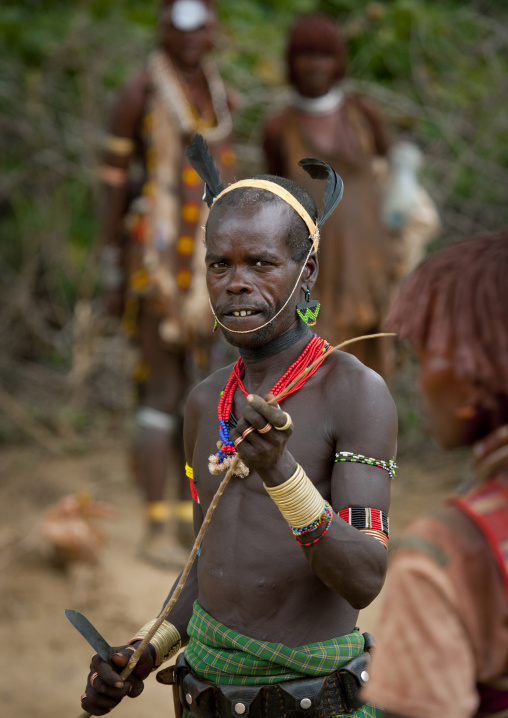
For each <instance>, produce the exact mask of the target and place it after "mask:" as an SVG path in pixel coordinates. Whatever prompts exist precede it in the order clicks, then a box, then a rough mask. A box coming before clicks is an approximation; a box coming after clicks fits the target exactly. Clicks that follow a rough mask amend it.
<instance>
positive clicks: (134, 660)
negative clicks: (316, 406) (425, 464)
mask: <svg viewBox="0 0 508 718" xmlns="http://www.w3.org/2000/svg"><path fill="white" fill-rule="evenodd" d="M394 336H396V334H395V333H393V332H382V333H379V334H365V335H364V336H361V337H354V338H353V339H347V340H346V341H344V342H341V343H340V344H337V346H335V347H332V348H331V349H329V350H328V351H327V352H326V354H323V355H322V356H320V357H318V358H317V359H316V360H315V361H313V362H312V364H309V366H308V367H306V368H305V369H303V371H301V372H300V373H299V374H298V376H297V377H296V378H295V379H293V381H291V382H290V383H289V384H288V386H287V387H286V388H285V389H284V390H283V391H282V392H281V393H280V394H279V395H278V396H276V397H274V398H273V399H270V400H269V401H268V402H267V403H268V404H271V405H272V406H273V405H276V404H277V403H278V402H279V401H281V400H282V399H283V398H284V397H285V396H286V395H287V393H288V392H289V391H290V389H292V388H293V386H295V384H297V383H298V382H299V381H300V380H301V379H302V378H303V377H304V376H305V374H306V373H307V372H309V371H310V370H311V369H313V368H314V367H315V366H317V365H318V364H320V363H321V362H323V361H324V360H325V359H326V358H327V357H329V356H330V354H332V353H333V352H334V351H336V350H337V349H342V347H345V346H347V345H349V344H353V343H354V342H358V341H361V340H363V339H377V338H378V337H394ZM238 461H239V456H238V454H235V456H234V457H233V460H232V462H231V466H230V467H229V469H228V471H227V473H226V476H225V477H224V478H223V479H222V481H221V483H220V485H219V488H218V489H217V491H216V492H215V495H214V497H213V499H212V503H211V504H210V506H209V507H208V511H207V512H206V515H205V518H204V520H203V523H202V524H201V528H200V529H199V532H198V535H197V536H196V540H195V541H194V546H193V547H192V551H191V552H190V555H189V558H188V559H187V563H186V564H185V568H184V570H183V571H182V574H181V576H180V580H179V581H178V584H177V585H176V588H175V590H174V591H173V595H172V596H171V598H170V600H169V601H168V602H167V604H166V606H164V608H163V609H162V611H161V612H160V613H159V615H158V616H157V619H156V621H155V623H154V624H153V626H152V627H151V628H150V630H149V631H148V633H147V634H146V636H145V637H144V638H143V640H142V641H141V643H140V644H139V646H138V647H137V648H136V650H135V651H134V653H133V654H132V656H131V657H130V658H129V662H128V663H127V665H126V666H125V668H124V669H123V671H122V672H121V673H120V678H121V679H122V680H123V681H125V680H126V679H127V678H128V677H129V676H130V674H131V673H132V671H133V670H134V668H135V667H136V665H137V664H138V661H139V659H140V658H141V655H142V653H143V651H144V650H145V648H146V647H147V645H148V644H149V643H150V641H151V640H152V638H153V636H154V635H155V633H156V632H157V630H158V628H159V627H160V626H162V624H163V622H164V621H165V620H166V618H167V617H168V615H169V614H170V612H171V611H172V609H173V606H174V605H175V603H176V602H177V601H178V598H179V597H180V594H181V593H182V590H183V587H184V586H185V583H186V581H187V579H188V577H189V573H190V570H191V568H192V564H193V563H194V561H195V559H196V556H197V555H198V551H199V548H200V546H201V543H202V541H203V538H204V536H205V533H206V530H207V528H208V526H209V524H210V521H211V520H212V514H213V512H214V511H215V509H216V508H217V504H218V503H219V499H220V497H221V496H222V494H223V493H224V491H225V489H226V486H227V485H228V484H229V480H230V479H231V477H232V476H233V474H234V472H235V469H236V465H237V463H238ZM91 715H92V714H91V713H88V711H83V712H82V713H80V714H79V716H78V718H90V716H91Z"/></svg>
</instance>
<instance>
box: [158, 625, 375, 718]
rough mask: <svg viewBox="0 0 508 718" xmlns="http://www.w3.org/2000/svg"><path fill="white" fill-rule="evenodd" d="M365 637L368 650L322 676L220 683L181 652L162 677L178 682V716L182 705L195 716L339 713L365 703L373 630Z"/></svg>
mask: <svg viewBox="0 0 508 718" xmlns="http://www.w3.org/2000/svg"><path fill="white" fill-rule="evenodd" d="M364 636H365V638H366V644H365V645H366V649H367V650H366V651H365V652H364V653H362V654H360V655H359V656H357V657H356V658H353V659H352V660H351V661H349V662H348V663H346V664H345V665H344V666H342V668H339V669H338V670H337V671H334V672H333V673H331V674H329V675H327V676H320V677H318V678H301V679H298V680H293V681H285V682H284V683H275V684H268V685H259V686H236V685H226V684H217V683H212V682H211V681H208V680H206V679H204V678H200V677H199V676H197V675H196V674H195V673H194V672H193V671H192V669H191V667H190V666H189V664H188V663H187V661H186V660H185V656H184V655H183V653H181V654H180V655H179V656H178V658H177V661H176V664H175V665H174V666H170V667H169V668H166V669H164V670H162V671H159V673H158V674H157V681H158V682H159V683H164V684H166V685H168V684H169V685H173V689H174V700H175V715H176V716H177V718H178V717H179V716H181V715H182V713H183V708H185V710H186V711H187V712H188V713H190V715H191V716H192V717H193V718H212V717H216V718H334V717H335V716H340V715H344V714H345V713H352V712H353V711H354V710H356V709H357V708H359V707H360V706H361V705H363V703H362V701H360V700H359V693H360V689H361V687H362V686H363V685H365V683H366V682H367V681H368V679H369V675H368V667H369V663H370V653H369V651H370V649H371V648H372V646H373V645H374V640H373V638H372V636H370V634H364Z"/></svg>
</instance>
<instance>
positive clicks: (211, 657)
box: [185, 601, 382, 718]
mask: <svg viewBox="0 0 508 718" xmlns="http://www.w3.org/2000/svg"><path fill="white" fill-rule="evenodd" d="M187 633H188V635H189V637H190V641H189V644H188V646H187V647H186V649H185V658H186V660H187V662H188V664H189V665H190V667H191V668H192V670H193V671H194V672H195V673H196V674H197V675H198V676H200V677H201V678H205V679H206V680H209V681H212V682H213V683H223V684H224V683H225V684H229V685H242V686H256V685H266V684H268V683H282V682H283V681H292V680H296V679H298V678H305V677H308V676H326V675H327V674H329V673H333V672H334V671H336V670H337V669H338V668H341V667H342V666H343V665H344V664H345V663H347V662H348V661H350V660H351V659H352V658H355V657H356V656H358V655H360V653H362V652H363V648H364V643H365V641H364V638H363V636H362V634H361V633H360V632H358V631H355V632H353V633H349V634H348V635H346V636H340V637H339V638H332V639H330V640H329V641H321V642H319V643H310V644H309V645H307V646H299V647H298V648H288V647H287V646H284V645H282V644H281V643H269V642H268V641H256V640H254V639H253V638H248V637H247V636H243V635H242V634H241V633H237V632H236V631H233V630H231V629H230V628H227V627H226V626H224V625H222V623H219V622H218V621H216V620H215V619H214V618H212V616H210V615H209V614H208V613H207V612H206V611H204V610H203V608H201V606H200V605H199V603H197V601H196V602H195V603H194V613H193V615H192V618H191V620H190V622H189V625H188V627H187ZM347 716H351V717H353V716H354V718H360V717H361V718H380V717H381V716H382V712H381V711H380V710H379V709H376V708H375V707H374V706H372V705H370V704H368V703H367V704H366V705H364V706H362V707H361V708H359V709H358V710H356V711H355V712H354V713H348V714H347Z"/></svg>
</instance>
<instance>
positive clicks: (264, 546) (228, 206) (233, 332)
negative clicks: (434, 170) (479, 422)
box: [82, 136, 397, 718]
mask: <svg viewBox="0 0 508 718" xmlns="http://www.w3.org/2000/svg"><path fill="white" fill-rule="evenodd" d="M187 155H188V158H189V160H190V161H191V163H192V164H193V166H194V167H195V169H196V170H197V171H198V173H199V174H200V175H201V177H202V178H203V179H204V180H205V182H206V189H205V198H206V200H207V203H208V204H209V205H210V206H211V210H210V215H209V218H208V221H207V225H206V258H205V267H206V275H207V287H208V292H209V298H210V306H211V308H212V311H213V314H214V316H215V322H216V326H220V328H221V331H222V333H223V335H224V337H225V338H226V340H227V341H228V342H229V343H230V344H232V345H233V346H235V347H237V348H238V349H239V352H240V358H239V359H238V361H237V362H235V363H234V364H233V365H230V366H228V367H226V368H224V369H220V370H219V371H217V372H215V373H214V374H212V375H211V376H209V377H208V378H207V379H205V381H203V382H202V383H201V384H199V385H198V386H197V387H195V388H194V389H193V390H192V392H191V393H190V395H189V399H188V401H187V405H186V411H185V427H184V438H185V454H186V460H187V464H186V472H187V476H188V477H189V480H190V483H191V488H192V493H193V497H194V523H195V528H196V530H198V529H199V528H200V527H201V526H202V525H204V526H206V527H207V528H206V535H204V537H202V541H201V544H200V547H199V551H198V552H197V554H195V555H197V558H196V560H195V562H194V563H193V564H192V568H191V569H190V573H189V574H188V578H187V581H186V583H185V586H184V588H183V590H182V592H181V594H180V595H179V598H178V600H177V602H176V604H175V605H174V607H173V608H172V611H171V614H170V616H169V618H170V619H171V622H169V620H164V621H163V622H162V625H160V627H156V626H154V623H155V622H154V621H151V622H149V623H148V624H146V625H145V626H143V628H142V629H140V631H138V632H137V633H136V634H135V636H134V637H133V638H132V639H131V640H130V641H129V643H128V644H127V645H125V646H121V647H119V648H117V649H115V651H116V653H115V655H114V656H113V659H112V663H111V665H110V664H108V663H105V662H104V661H102V660H101V659H100V658H99V656H95V657H94V658H93V659H92V664H91V670H90V674H89V676H88V682H87V687H86V692H85V694H84V696H83V697H82V706H83V708H85V709H86V710H87V711H90V712H91V713H92V714H94V715H103V714H105V713H107V712H109V711H110V710H111V709H112V708H113V707H114V706H115V705H116V704H117V703H118V702H119V701H120V700H121V699H122V698H123V696H125V695H127V694H128V695H129V696H131V697H134V696H137V695H139V693H141V691H142V689H143V680H144V679H145V678H146V677H147V675H148V674H149V673H150V672H151V671H152V670H154V669H155V668H156V667H158V666H159V665H161V663H162V662H163V661H165V660H167V659H169V658H170V657H172V656H174V655H175V654H176V653H178V651H179V649H180V647H181V646H182V645H184V646H186V648H185V652H184V653H182V654H180V656H179V657H178V659H177V662H176V665H175V666H172V667H170V668H169V669H164V670H163V671H161V672H160V673H159V674H158V680H159V681H160V682H162V683H172V684H174V685H175V687H176V694H175V695H176V703H175V706H176V707H175V710H176V713H177V715H184V716H185V717H186V718H190V717H191V716H192V717H193V718H207V717H209V716H210V717H211V716H231V718H234V717H236V716H242V715H249V716H250V717H251V718H278V716H286V715H291V716H293V717H294V718H299V717H300V716H301V718H304V717H305V716H308V717H309V718H335V716H339V715H344V716H350V718H351V717H354V718H360V717H365V718H367V717H370V718H374V717H377V716H379V715H380V713H379V711H378V709H377V708H376V707H375V706H374V705H372V704H365V705H364V704H362V703H361V701H360V700H359V698H358V695H359V689H360V687H361V686H362V685H364V684H365V682H366V681H367V680H368V670H367V668H368V663H369V660H370V657H369V650H370V648H371V646H372V642H371V637H369V635H368V634H361V633H360V632H359V631H358V630H357V629H356V628H355V626H356V621H357V618H358V612H359V610H360V609H361V608H363V607H365V606H366V605H368V604H369V603H370V602H371V601H372V600H373V598H374V597H375V596H376V595H377V594H378V592H379V591H380V589H381V586H382V584H383V580H384V574H385V569H386V548H387V543H388V516H387V512H388V507H389V501H390V479H391V478H393V475H394V470H395V464H394V459H393V454H394V452H395V446H396V435H397V421H396V413H395V408H394V405H393V401H392V399H391V397H390V394H389V392H388V390H387V388H386V385H385V384H384V382H383V380H382V379H381V378H380V377H379V375H378V374H375V373H374V372H373V371H371V370H370V369H368V368H366V367H365V366H364V365H363V364H361V363H360V362H359V361H358V360H357V359H356V357H354V356H352V355H350V354H346V353H343V352H341V351H335V352H333V353H332V351H331V349H332V348H331V347H330V345H329V343H328V342H327V341H325V340H324V339H322V338H320V337H318V336H317V335H316V334H313V333H312V331H311V329H310V326H312V325H313V324H314V322H315V316H316V312H317V307H316V306H315V305H314V304H313V303H312V302H310V301H309V302H307V301H306V297H307V293H308V292H309V291H310V290H312V288H313V286H314V283H315V281H316V278H317V274H318V256H317V249H318V246H319V240H320V231H321V227H322V225H323V224H324V222H325V221H326V220H327V219H328V217H329V216H330V214H331V213H332V211H333V210H334V209H335V207H336V206H337V204H338V203H339V201H340V198H341V196H342V181H341V179H340V177H339V176H338V175H337V173H336V172H335V171H334V170H333V169H332V168H331V167H329V166H328V165H327V164H326V163H324V162H322V161H320V160H315V159H310V158H307V159H303V160H301V166H302V167H303V168H304V169H305V171H306V172H308V173H309V174H310V176H311V177H313V178H316V179H326V187H325V192H324V197H323V205H324V206H323V210H322V212H321V213H320V214H319V215H318V212H317V208H316V205H315V203H314V201H313V200H312V198H311V197H310V195H309V194H308V192H306V190H304V189H303V188H302V187H301V186H299V185H297V184H296V183H294V182H292V181H290V180H286V179H284V178H281V177H275V176H272V175H260V176H258V177H254V178H251V179H248V180H242V181H239V182H236V183H234V184H231V185H228V186H225V185H224V183H223V182H222V180H221V178H220V175H219V173H218V172H217V169H216V167H215V166H214V164H213V161H212V159H211V157H210V155H209V154H208V152H207V148H206V143H204V141H203V139H202V138H200V137H199V136H198V137H196V138H195V140H194V143H193V144H192V145H191V147H189V148H188V150H187ZM325 359H326V361H324V360H325ZM217 440H218V441H217ZM226 471H227V472H228V478H229V477H230V481H229V484H228V485H227V487H226V488H225V489H224V493H223V495H222V497H221V498H220V503H216V499H217V494H216V492H217V489H218V487H219V484H220V483H221V482H220V474H222V473H225V472H226ZM209 509H211V511H210V514H211V520H210V522H209V523H208V517H207V518H206V519H205V513H206V512H207V511H208V510H209ZM196 549H197V544H196V546H195V550H196ZM175 586H176V584H175ZM174 590H175V587H173V589H172V591H171V593H170V596H171V595H172V593H173V591H174ZM168 600H169V597H168ZM152 626H153V627H154V628H157V630H156V632H155V633H154V635H153V637H152V638H151V640H150V643H149V644H148V647H147V648H146V649H145V650H144V652H143V653H142V656H141V660H140V661H139V663H138V664H137V666H136V668H135V669H134V671H133V673H131V674H130V676H129V678H127V679H125V680H121V679H120V677H119V675H118V673H119V672H120V671H121V668H122V666H124V665H125V664H126V663H127V660H128V657H129V656H130V655H131V653H130V652H131V651H132V650H134V648H135V647H136V646H138V645H139V642H140V640H141V639H142V638H143V637H144V636H148V633H149V631H150V629H151V627H152Z"/></svg>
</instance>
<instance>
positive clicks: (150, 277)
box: [100, 0, 234, 565]
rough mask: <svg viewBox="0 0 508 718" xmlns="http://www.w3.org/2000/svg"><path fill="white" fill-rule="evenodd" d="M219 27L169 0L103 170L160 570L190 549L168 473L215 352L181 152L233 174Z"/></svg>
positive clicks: (199, 206)
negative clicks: (193, 389)
mask: <svg viewBox="0 0 508 718" xmlns="http://www.w3.org/2000/svg"><path fill="white" fill-rule="evenodd" d="M213 25H214V17H213V13H212V9H211V6H210V0H163V2H162V3H161V6H160V12H159V37H158V44H157V47H156V49H155V50H154V51H153V52H152V54H151V55H150V57H149V59H148V62H147V64H146V65H145V67H143V69H142V70H141V72H139V73H138V74H137V75H135V76H134V77H133V78H131V79H130V80H129V81H128V82H127V83H126V85H125V86H124V87H123V89H122V90H121V92H120V95H119V98H118V100H117V102H116V104H115V106H114V109H113V113H112V118H111V123H110V127H109V135H108V136H107V138H106V141H105V154H104V164H103V166H102V167H101V169H100V177H101V180H102V182H103V193H104V196H103V206H104V212H103V216H102V227H101V241H102V247H103V249H102V263H103V287H104V294H105V300H106V305H107V310H108V312H109V313H111V314H113V315H116V316H118V317H122V326H123V329H124V330H125V332H126V334H127V335H128V336H130V337H132V338H133V339H135V340H136V342H137V343H138V345H139V348H140V355H141V356H140V362H139V364H138V367H137V369H136V374H135V381H136V385H137V391H138V401H139V408H138V411H137V415H136V435H135V442H134V457H133V459H134V470H135V474H136V478H137V480H138V482H139V484H140V486H141V488H142V490H143V493H144V497H145V501H146V506H145V509H146V519H147V534H146V538H145V540H144V543H143V547H142V554H143V555H144V557H145V558H147V559H149V560H151V561H153V562H155V563H159V564H164V565H171V564H182V565H183V563H184V553H183V552H180V553H181V555H178V550H177V551H172V549H171V550H170V545H169V543H168V536H167V535H166V531H165V528H166V527H167V525H168V520H169V518H170V515H171V516H172V518H173V519H174V518H175V517H176V518H177V519H178V526H179V528H180V529H181V531H182V533H183V534H184V535H185V528H186V526H189V530H190V531H191V530H192V523H191V521H192V502H191V496H190V493H187V492H189V487H188V482H187V480H186V479H185V477H182V482H181V487H180V489H179V497H178V498H179V501H178V503H177V504H176V507H171V505H170V503H169V502H168V501H167V500H166V496H165V485H166V477H167V475H168V474H169V475H170V476H171V477H172V478H175V477H176V476H178V475H179V474H180V473H181V472H182V469H181V467H182V465H183V463H184V461H183V455H182V448H181V444H182V438H181V437H182V426H181V424H182V422H181V418H180V409H181V403H182V401H183V399H184V398H185V396H186V394H187V392H188V390H189V388H190V385H191V383H192V380H193V377H191V376H190V373H191V370H192V369H193V368H196V369H197V371H198V372H199V371H201V377H200V378H203V376H204V375H206V373H207V371H208V364H209V359H210V350H211V349H212V339H211V336H212V335H211V328H212V325H213V318H212V314H211V312H210V309H209V306H208V295H207V291H206V286H205V276H204V269H205V265H204V244H203V230H202V225H203V224H204V223H205V221H206V217H207V213H208V210H207V208H206V206H205V204H204V203H203V202H202V199H201V192H202V183H201V181H200V179H199V177H198V175H197V173H196V172H195V170H194V169H193V168H192V167H191V165H190V164H189V162H188V161H187V160H186V158H185V155H184V149H185V146H186V145H187V144H188V143H189V141H190V139H191V137H192V136H193V135H194V133H195V132H196V131H197V130H198V131H199V132H201V133H202V134H203V135H204V136H205V137H206V139H207V140H208V143H209V146H210V149H211V152H212V154H213V155H214V158H215V160H216V162H217V164H218V165H219V168H220V170H221V172H222V173H223V175H224V176H225V177H226V178H228V177H229V176H230V174H232V168H233V166H234V155H233V152H232V150H231V147H230V145H229V140H230V137H231V131H232V122H231V114H230V106H229V100H228V96H227V93H226V89H225V87H224V85H223V82H222V80H221V78H220V76H219V74H218V72H217V70H216V68H215V67H214V65H213V64H211V63H210V62H209V61H208V60H205V55H206V53H207V52H208V51H209V50H210V49H211V47H212V38H213ZM215 346H217V345H216V343H215ZM194 378H196V377H194ZM184 491H185V493H183V492H184ZM175 509H176V510H175ZM172 523H173V522H172ZM173 525H174V523H173ZM171 551H172V553H171Z"/></svg>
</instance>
